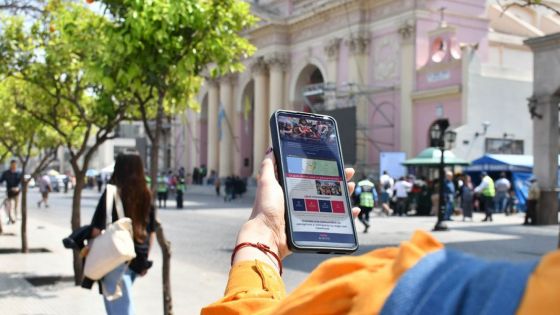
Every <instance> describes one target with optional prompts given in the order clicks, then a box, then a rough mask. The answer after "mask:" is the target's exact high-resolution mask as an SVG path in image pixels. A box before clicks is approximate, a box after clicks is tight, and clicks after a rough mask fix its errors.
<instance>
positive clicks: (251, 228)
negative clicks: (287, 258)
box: [235, 219, 279, 254]
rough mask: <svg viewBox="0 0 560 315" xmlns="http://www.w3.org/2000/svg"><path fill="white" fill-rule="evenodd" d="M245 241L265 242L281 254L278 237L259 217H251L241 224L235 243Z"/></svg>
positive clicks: (272, 249)
mask: <svg viewBox="0 0 560 315" xmlns="http://www.w3.org/2000/svg"><path fill="white" fill-rule="evenodd" d="M245 242H249V243H262V244H265V245H267V246H268V247H269V248H270V250H271V251H273V252H274V253H276V254H279V246H278V237H277V236H276V234H275V233H274V231H272V230H271V229H270V228H269V227H268V226H266V225H265V224H264V223H263V222H261V220H259V219H250V220H249V221H247V222H245V223H244V224H243V225H242V226H241V230H240V231H239V234H238V236H237V241H236V243H235V245H239V244H241V243H245Z"/></svg>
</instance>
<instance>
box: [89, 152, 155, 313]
mask: <svg viewBox="0 0 560 315" xmlns="http://www.w3.org/2000/svg"><path fill="white" fill-rule="evenodd" d="M109 184H112V185H115V186H116V187H117V193H118V194H119V196H120V199H121V200H122V204H123V208H124V214H125V216H126V217H128V218H130V219H131V220H132V230H133V238H134V248H135V251H136V258H134V259H133V260H132V261H131V262H130V263H129V264H124V265H122V266H119V267H117V268H116V269H114V270H113V271H111V272H110V273H108V274H107V275H106V276H105V277H104V278H103V279H102V281H101V283H102V288H103V291H104V292H103V295H104V302H105V309H106V310H107V314H109V315H112V314H119V315H121V314H134V307H133V303H132V300H131V298H132V297H131V292H130V289H131V287H132V283H133V282H134V279H135V278H136V275H138V274H139V275H142V276H143V275H145V274H146V272H147V271H148V269H149V268H150V267H151V262H150V261H149V260H148V253H149V251H150V247H151V244H152V240H153V238H154V232H155V225H156V224H155V213H154V208H153V207H152V195H151V193H150V190H149V189H148V186H147V184H146V178H145V176H144V166H143V165H142V159H141V158H140V156H139V155H137V154H120V155H119V156H117V159H116V161H115V169H114V172H113V176H112V177H111V180H110V182H109ZM111 197H112V196H111ZM106 198H107V191H106V190H105V192H103V195H102V196H101V199H100V200H99V203H98V205H97V208H96V209H95V213H94V215H93V219H92V222H91V226H92V236H93V237H95V236H97V235H99V234H100V233H101V231H102V230H103V229H105V225H106V221H107V220H106V216H107V211H106V202H105V200H106ZM117 219H118V215H117V211H116V205H115V203H113V210H112V222H115V221H116V220H117ZM119 291H120V292H119Z"/></svg>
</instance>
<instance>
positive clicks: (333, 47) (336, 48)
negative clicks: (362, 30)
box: [325, 37, 342, 59]
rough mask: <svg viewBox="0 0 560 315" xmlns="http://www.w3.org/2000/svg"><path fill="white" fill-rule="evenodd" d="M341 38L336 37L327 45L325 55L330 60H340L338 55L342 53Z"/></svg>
mask: <svg viewBox="0 0 560 315" xmlns="http://www.w3.org/2000/svg"><path fill="white" fill-rule="evenodd" d="M341 42H342V39H341V38H338V37H335V38H331V39H330V40H329V41H328V42H327V44H326V45H325V53H326V54H327V57H328V58H329V59H336V58H338V53H339V52H340V43H341Z"/></svg>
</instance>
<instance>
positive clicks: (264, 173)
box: [258, 148, 276, 184]
mask: <svg viewBox="0 0 560 315" xmlns="http://www.w3.org/2000/svg"><path fill="white" fill-rule="evenodd" d="M275 165H276V161H275V159H274V154H272V148H269V149H268V150H267V151H266V154H265V156H264V159H263V161H262V163H261V168H260V170H259V178H258V181H259V182H262V183H263V184H264V183H265V182H268V181H271V180H274V181H275V180H276V176H275V171H276V168H275Z"/></svg>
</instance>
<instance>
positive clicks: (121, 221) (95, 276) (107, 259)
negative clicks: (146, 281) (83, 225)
mask: <svg viewBox="0 0 560 315" xmlns="http://www.w3.org/2000/svg"><path fill="white" fill-rule="evenodd" d="M105 201H106V203H105V206H106V209H107V225H106V228H105V230H104V231H103V232H102V234H101V235H99V236H97V237H96V238H95V239H94V240H93V244H92V245H91V246H90V250H89V253H88V255H87V257H86V264H85V267H84V275H85V276H86V277H88V278H90V279H92V280H99V279H101V278H103V276H105V275H106V274H108V273H109V272H110V271H111V270H113V269H115V268H116V267H118V266H119V265H121V264H123V263H125V262H127V261H130V260H132V259H133V258H134V257H136V252H135V251H134V240H133V237H132V220H131V219H130V218H127V217H125V216H124V208H123V206H122V202H121V199H120V198H119V195H118V193H117V187H116V186H114V185H107V190H106V199H105ZM115 201H116V208H117V216H118V220H117V221H115V222H113V223H111V221H112V220H111V219H112V212H113V202H115Z"/></svg>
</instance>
